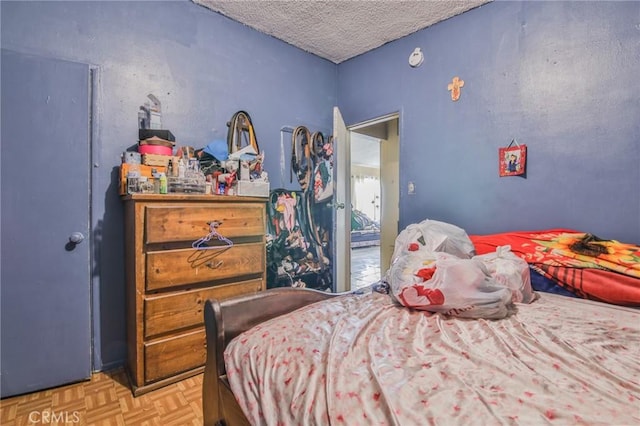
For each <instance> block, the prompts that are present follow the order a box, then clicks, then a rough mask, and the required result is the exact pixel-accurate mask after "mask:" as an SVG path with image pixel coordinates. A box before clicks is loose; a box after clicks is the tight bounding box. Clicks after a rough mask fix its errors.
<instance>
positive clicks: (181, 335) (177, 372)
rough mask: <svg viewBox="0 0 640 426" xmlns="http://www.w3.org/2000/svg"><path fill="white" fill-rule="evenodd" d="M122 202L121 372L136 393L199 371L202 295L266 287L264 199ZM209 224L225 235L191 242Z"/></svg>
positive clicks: (149, 197)
mask: <svg viewBox="0 0 640 426" xmlns="http://www.w3.org/2000/svg"><path fill="white" fill-rule="evenodd" d="M123 201H124V209H125V218H124V219H125V244H126V245H125V256H126V264H125V266H126V281H127V282H126V287H127V290H126V291H127V344H128V351H129V354H128V371H129V375H130V379H131V384H132V388H133V393H134V395H136V396H138V395H141V394H143V393H145V392H148V391H151V390H154V389H157V388H159V387H162V386H165V385H167V384H169V383H173V382H175V381H178V380H182V379H184V378H186V377H189V376H192V375H194V374H198V373H200V372H202V371H203V365H204V363H205V357H206V341H205V331H204V326H203V313H202V311H203V308H204V302H205V301H206V300H207V299H209V298H218V299H221V298H227V297H230V296H235V295H239V294H244V293H253V292H257V291H262V290H264V289H265V287H266V268H265V261H266V250H265V233H266V228H265V227H266V208H265V207H266V200H265V199H264V198H254V197H235V196H215V195H173V194H171V195H155V194H144V195H143V194H133V195H127V196H124V197H123ZM210 223H215V224H216V225H215V228H214V229H215V231H216V232H217V233H218V234H219V235H220V236H222V237H224V238H219V237H218V236H217V235H214V237H213V238H211V240H210V242H209V244H208V245H203V246H200V248H198V249H195V248H193V246H192V245H193V243H194V242H195V241H197V240H199V239H201V238H203V237H205V236H207V235H210V231H211V225H210ZM225 239H226V240H227V241H226V242H225V241H224V240H225ZM212 245H213V247H211V246H212Z"/></svg>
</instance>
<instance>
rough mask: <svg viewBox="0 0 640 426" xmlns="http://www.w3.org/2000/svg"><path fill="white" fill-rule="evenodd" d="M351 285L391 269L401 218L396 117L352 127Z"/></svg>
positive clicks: (363, 284)
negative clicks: (399, 219)
mask: <svg viewBox="0 0 640 426" xmlns="http://www.w3.org/2000/svg"><path fill="white" fill-rule="evenodd" d="M349 132H350V137H349V140H350V149H351V167H350V176H351V183H350V192H351V247H350V254H351V255H350V258H351V288H352V289H357V288H362V287H366V286H368V285H370V284H372V283H375V282H377V281H379V280H380V279H381V278H382V277H383V276H384V274H385V272H386V271H387V269H388V268H389V264H390V262H391V255H392V253H393V246H394V243H395V239H396V236H397V235H398V217H399V212H398V208H399V196H400V194H399V190H400V188H399V183H398V182H399V156H400V155H399V136H398V116H397V115H392V116H386V117H381V118H379V119H376V120H373V121H369V122H366V123H363V124H360V125H356V126H352V127H350V128H349Z"/></svg>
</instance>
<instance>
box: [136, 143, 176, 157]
mask: <svg viewBox="0 0 640 426" xmlns="http://www.w3.org/2000/svg"><path fill="white" fill-rule="evenodd" d="M138 152H139V153H140V154H160V155H172V154H173V149H172V148H170V147H168V146H162V145H138Z"/></svg>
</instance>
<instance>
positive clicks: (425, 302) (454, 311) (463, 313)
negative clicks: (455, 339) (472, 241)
mask: <svg viewBox="0 0 640 426" xmlns="http://www.w3.org/2000/svg"><path fill="white" fill-rule="evenodd" d="M387 280H388V282H389V285H390V287H391V291H392V293H393V295H394V297H395V298H396V300H398V302H399V303H401V304H402V305H404V306H407V307H410V308H413V309H419V310H425V311H429V312H439V313H443V314H446V315H451V316H458V317H463V318H490V319H499V318H505V317H507V316H508V315H510V314H511V313H512V312H513V311H514V306H513V302H512V291H511V289H510V288H508V287H505V286H504V285H501V284H499V283H497V282H496V281H495V280H494V279H493V278H492V277H491V275H490V274H489V271H487V269H486V267H485V266H484V264H483V263H482V262H481V261H480V260H476V259H460V258H457V257H455V256H453V255H450V254H447V253H438V252H435V253H426V252H414V253H409V254H406V255H404V256H400V257H398V258H396V259H395V261H394V262H393V263H392V265H391V267H390V268H389V272H388V274H387Z"/></svg>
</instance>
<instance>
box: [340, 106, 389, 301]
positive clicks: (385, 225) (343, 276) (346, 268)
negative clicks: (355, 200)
mask: <svg viewBox="0 0 640 426" xmlns="http://www.w3.org/2000/svg"><path fill="white" fill-rule="evenodd" d="M399 121H400V120H399V117H398V114H397V113H394V114H390V115H387V116H382V117H379V118H377V119H374V120H371V121H367V122H366V123H360V124H356V125H354V126H352V127H350V128H349V129H347V126H346V124H345V122H344V119H343V118H342V115H341V114H340V110H339V109H338V107H334V109H333V134H334V137H335V138H336V141H337V142H336V144H335V149H334V152H335V155H336V157H335V177H334V178H335V183H336V198H335V200H336V201H335V202H334V205H335V207H336V214H335V218H334V223H335V236H334V241H335V246H336V255H335V259H337V260H336V262H335V264H336V277H335V280H334V281H335V283H336V286H335V288H336V291H347V290H349V289H350V288H351V141H350V134H351V131H352V130H353V131H357V132H358V133H363V134H367V135H370V136H373V137H378V138H380V139H381V149H380V179H381V200H380V201H381V203H380V204H381V218H380V225H381V230H380V274H381V276H382V277H383V276H384V274H385V272H386V271H387V269H388V268H389V263H390V261H391V255H392V253H393V246H394V244H395V240H396V237H397V235H398V221H399V215H400V214H399V207H400V188H399V174H400V168H399V159H400V154H399V152H400V148H399V146H400V145H399V144H400V138H399ZM381 129H383V130H384V132H383V133H384V136H382V135H381V134H380V132H381V131H382V130H381ZM343 206H344V208H343Z"/></svg>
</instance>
